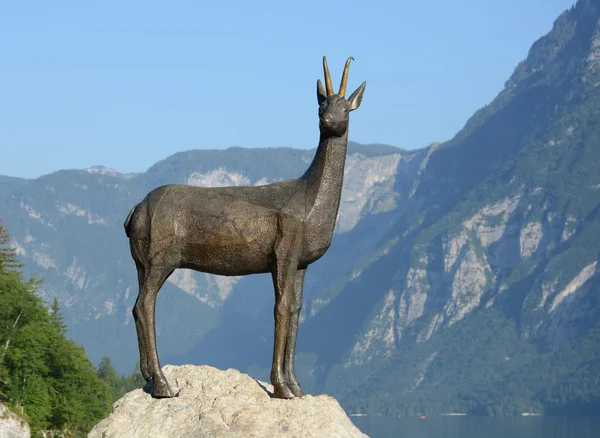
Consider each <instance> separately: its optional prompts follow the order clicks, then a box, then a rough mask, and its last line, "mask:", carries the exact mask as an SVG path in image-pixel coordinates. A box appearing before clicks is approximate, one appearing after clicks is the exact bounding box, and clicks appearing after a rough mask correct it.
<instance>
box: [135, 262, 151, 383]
mask: <svg viewBox="0 0 600 438" xmlns="http://www.w3.org/2000/svg"><path fill="white" fill-rule="evenodd" d="M135 266H136V268H137V273H138V287H139V289H138V297H137V300H136V301H135V305H134V307H133V312H132V313H133V319H134V321H135V329H136V331H137V338H138V347H139V349H140V371H141V373H142V376H143V377H144V379H145V380H146V382H147V381H148V380H150V366H149V364H148V355H147V352H148V346H147V345H146V335H145V334H144V328H143V327H144V326H143V324H142V322H141V321H140V319H139V317H138V316H137V312H136V310H135V309H136V307H137V304H138V301H139V300H140V293H141V291H142V289H143V287H144V265H142V264H141V263H138V262H136V264H135Z"/></svg>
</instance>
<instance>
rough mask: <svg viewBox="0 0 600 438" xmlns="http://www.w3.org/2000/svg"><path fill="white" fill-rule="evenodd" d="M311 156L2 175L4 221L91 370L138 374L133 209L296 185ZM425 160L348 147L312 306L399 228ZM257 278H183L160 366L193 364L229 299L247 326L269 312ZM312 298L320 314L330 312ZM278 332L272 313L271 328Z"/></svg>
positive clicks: (263, 281) (253, 152)
mask: <svg viewBox="0 0 600 438" xmlns="http://www.w3.org/2000/svg"><path fill="white" fill-rule="evenodd" d="M314 153H315V150H314V149H313V150H296V149H291V148H273V149H244V148H230V149H227V150H194V151H187V152H182V153H178V154H175V155H173V156H171V157H168V158H167V159H165V160H163V161H161V162H159V163H156V164H155V165H154V166H152V167H151V168H150V169H148V171H147V172H144V173H141V174H127V175H124V174H121V173H119V172H117V171H115V170H112V169H107V168H105V167H102V166H94V167H91V168H89V169H86V170H64V171H59V172H55V173H53V174H50V175H45V176H43V177H40V178H37V179H34V180H24V179H17V178H8V177H1V179H0V206H1V207H0V217H2V218H3V219H4V221H5V224H6V227H7V229H8V230H9V232H10V234H11V236H12V238H13V242H12V243H13V245H14V246H15V247H16V248H17V251H18V254H19V256H20V258H21V260H22V261H23V263H24V264H25V267H26V273H27V274H28V275H30V274H35V275H36V276H37V277H40V278H43V279H44V283H43V284H42V286H41V291H40V293H41V294H42V296H43V297H44V298H45V299H46V300H48V302H51V300H52V299H53V298H54V297H57V298H58V300H59V302H60V304H61V308H62V309H63V313H64V316H65V322H67V324H68V328H69V335H70V336H71V337H72V338H73V339H75V340H76V341H77V342H79V343H80V344H82V345H83V346H84V347H85V349H86V352H87V353H88V355H89V357H90V358H91V359H92V361H93V362H95V363H98V362H99V361H100V359H101V358H102V357H103V356H104V355H108V356H109V357H111V358H112V359H113V362H114V364H115V366H116V367H117V369H118V370H119V371H121V372H130V371H131V369H132V367H133V365H134V363H135V361H136V360H137V359H138V351H137V338H136V334H135V328H134V324H133V319H132V314H131V309H132V308H133V305H134V303H135V299H136V296H137V274H136V270H135V265H134V263H133V260H132V258H131V255H130V254H129V244H128V240H127V238H126V236H125V232H124V230H123V222H124V220H125V217H126V216H127V214H128V213H129V210H130V209H131V207H133V206H134V205H135V204H136V203H137V202H139V201H140V200H141V199H142V198H143V197H144V196H145V194H146V193H147V192H148V191H150V190H152V189H153V188H155V187H157V186H160V185H163V184H170V183H181V184H190V185H198V186H223V185H248V184H265V183H268V182H273V181H278V180H283V179H288V178H293V177H297V176H299V175H301V174H302V173H303V172H304V170H305V169H306V168H307V167H308V165H309V163H310V161H311V160H312V157H313V156H314ZM427 157H428V151H427V150H426V149H423V150H419V151H411V152H406V151H403V150H401V149H398V148H394V147H391V146H385V145H359V144H355V143H351V144H350V145H349V155H348V161H347V168H346V184H345V186H344V192H343V199H342V205H341V207H340V216H339V220H338V224H337V231H336V233H337V235H339V236H340V237H341V239H339V241H337V239H336V241H335V242H334V244H333V245H332V248H331V251H330V253H331V255H329V256H328V257H327V258H326V260H323V261H322V263H320V264H319V266H317V267H316V268H315V269H311V271H310V273H309V274H308V276H307V280H306V283H307V288H306V289H307V290H306V302H307V306H310V305H311V302H312V301H311V300H312V297H313V296H316V295H317V294H318V293H319V291H320V290H321V288H322V287H323V286H324V285H325V286H326V285H328V284H330V283H332V282H334V281H335V280H337V278H338V277H339V276H340V275H341V273H343V272H345V271H346V270H348V269H349V267H351V266H353V265H354V264H355V262H356V261H357V260H358V259H359V258H360V256H361V255H363V254H365V253H367V252H369V251H371V250H372V249H373V247H374V246H375V244H376V240H377V238H378V236H381V235H382V234H383V233H385V231H386V230H387V229H389V227H390V226H391V224H392V223H393V214H392V215H391V216H390V214H389V213H390V212H392V211H393V210H395V208H396V205H397V203H398V202H399V199H401V198H402V197H407V196H409V193H408V192H409V191H410V190H411V189H412V187H411V186H409V185H406V184H408V183H410V182H411V181H412V180H413V179H414V178H416V175H418V174H419V172H420V171H421V169H420V167H419V166H420V164H421V163H422V162H423V161H424V160H426V159H427ZM399 170H400V175H403V176H402V177H403V178H406V179H407V182H406V184H405V185H406V187H404V188H403V191H402V192H400V193H398V192H397V191H395V190H394V187H393V186H394V184H395V181H396V179H398V177H397V174H398V172H399ZM369 217H374V218H375V219H374V221H373V222H372V223H371V224H370V225H367V227H370V228H372V230H371V231H370V232H367V233H363V231H362V229H363V225H362V223H363V222H365V218H369ZM367 222H369V221H367ZM334 254H338V255H337V256H335V255H334ZM259 277H261V278H252V277H245V278H236V277H216V276H210V275H207V274H201V273H195V272H192V271H187V270H178V271H176V272H175V273H174V274H173V275H172V276H171V277H170V278H169V281H168V282H167V283H166V284H165V286H164V287H163V289H162V291H161V294H159V297H158V304H157V332H158V346H159V351H160V353H161V358H163V362H165V363H168V362H170V361H172V360H173V359H174V358H176V357H181V356H182V355H187V356H189V355H190V354H191V353H190V352H191V351H192V350H193V347H194V346H195V345H197V343H198V342H200V341H202V339H203V338H204V337H206V336H207V335H208V334H209V333H210V332H211V330H212V329H213V328H215V327H217V326H222V325H223V324H225V323H224V322H223V321H224V319H226V318H227V315H228V313H227V311H226V310H227V308H228V306H230V305H232V304H233V302H235V300H230V299H229V297H231V296H232V295H235V296H238V295H239V296H241V297H243V299H244V300H247V302H248V303H247V305H246V304H245V305H244V306H245V315H246V316H247V317H249V316H252V315H254V313H255V312H256V311H257V310H260V309H262V308H264V307H270V308H271V309H272V305H273V300H274V298H273V287H272V284H271V281H270V277H269V276H259ZM238 291H239V292H238ZM242 292H243V293H242ZM315 300H316V301H315V309H316V307H318V306H320V305H322V304H320V301H319V300H318V299H317V298H315ZM271 313H272V312H271ZM272 324H273V321H272V315H271V316H269V321H267V325H269V326H272ZM271 332H272V327H270V328H269V330H268V332H265V333H261V335H260V336H263V337H265V336H267V337H268V336H269V335H270V334H271ZM271 336H272V335H271ZM195 359H197V358H195ZM206 363H209V364H211V361H210V360H209V361H207V362H206Z"/></svg>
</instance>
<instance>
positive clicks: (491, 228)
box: [302, 0, 600, 414]
mask: <svg viewBox="0 0 600 438" xmlns="http://www.w3.org/2000/svg"><path fill="white" fill-rule="evenodd" d="M599 18H600V2H598V1H591V0H580V1H579V2H578V3H577V4H576V5H575V6H574V7H573V8H571V9H569V10H568V11H566V12H564V13H563V14H562V15H561V16H560V17H559V18H558V19H557V20H556V22H555V24H554V26H553V29H552V31H551V32H550V33H549V34H547V35H546V36H544V37H543V38H541V39H539V40H538V41H537V42H535V44H534V45H533V46H532V48H531V50H530V52H529V54H528V57H527V59H526V60H525V61H523V62H522V63H520V64H519V65H518V66H517V68H516V70H515V71H514V73H513V75H512V76H511V78H510V79H509V80H508V81H507V82H506V85H505V88H504V90H503V91H502V92H501V93H500V94H499V95H498V97H497V98H496V99H495V100H494V101H493V102H491V103H490V104H489V105H488V106H486V107H485V108H483V109H481V110H480V111H478V112H477V113H476V114H475V115H474V116H473V117H472V118H471V119H470V120H469V121H468V122H467V123H466V125H465V127H464V128H463V129H462V130H461V131H460V132H459V133H458V134H457V135H456V136H455V137H454V138H453V139H452V140H450V141H448V142H446V143H444V144H442V145H441V146H439V147H438V148H437V149H436V150H435V152H433V153H432V154H431V156H430V158H429V160H428V162H427V166H426V168H425V170H424V171H423V173H422V175H421V177H420V180H419V185H418V188H417V190H416V192H415V194H414V196H413V197H411V198H410V199H409V200H408V201H407V203H406V205H405V207H404V208H405V211H406V213H405V214H403V215H401V217H399V218H398V220H396V221H395V223H394V225H393V226H392V227H391V228H390V230H389V231H387V232H386V235H385V236H384V237H383V238H382V239H381V242H380V244H379V248H380V253H379V254H380V255H375V254H374V256H373V260H372V261H371V262H370V263H369V265H368V266H367V267H366V268H362V269H360V270H359V272H360V274H359V275H355V276H353V277H350V278H347V280H346V282H345V283H344V284H343V285H340V286H339V288H340V289H341V292H339V293H338V295H337V296H336V297H335V298H334V299H333V300H332V301H331V302H330V303H329V304H328V305H327V307H326V308H324V309H323V310H322V311H321V312H320V313H319V314H317V315H316V316H315V317H314V318H313V319H311V320H309V321H307V323H306V324H305V327H303V332H304V333H305V336H306V338H305V339H308V340H310V344H309V342H308V341H307V342H306V343H303V344H302V348H304V351H305V352H307V353H310V354H313V356H314V357H315V358H316V359H315V365H314V370H316V373H317V377H316V378H315V379H316V380H317V382H318V385H317V387H319V388H323V389H324V390H325V391H328V392H329V393H331V394H332V395H334V396H336V397H337V398H338V399H340V400H343V401H344V402H345V405H346V406H347V407H349V408H350V409H354V410H358V411H363V412H370V413H381V412H382V411H383V412H387V413H390V414H410V413H419V412H432V413H436V412H437V413H440V412H448V411H451V412H452V411H455V410H459V411H461V412H471V413H487V414H498V413H510V414H514V413H519V412H523V411H530V412H542V411H543V412H546V413H568V414H583V413H590V412H593V411H594V410H595V412H596V413H598V412H600V410H599V408H600V367H599V365H598V364H599V363H600V362H599V361H598V359H600V337H599V336H600V326H599V322H600V304H599V300H598V291H599V286H600V274H599V272H598V271H599V269H598V268H599V266H598V256H599V253H600V221H599V219H600V125H599V124H598V120H600V87H599V85H600V26H599ZM384 248H385V249H384ZM315 339H319V340H320V343H319V344H318V345H317V343H316V342H315V341H314V340H315Z"/></svg>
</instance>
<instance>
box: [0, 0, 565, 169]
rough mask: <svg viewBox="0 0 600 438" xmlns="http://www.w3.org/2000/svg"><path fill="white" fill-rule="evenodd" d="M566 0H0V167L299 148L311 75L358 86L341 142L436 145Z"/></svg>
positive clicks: (307, 141)
mask: <svg viewBox="0 0 600 438" xmlns="http://www.w3.org/2000/svg"><path fill="white" fill-rule="evenodd" d="M573 3H574V1H573V0H502V1H494V2H489V1H482V0H462V1H461V0H456V1H452V2H450V1H447V0H413V1H410V2H407V1H398V0H395V1H393V0H389V1H377V0H370V1H365V0H362V1H351V0H346V1H337V0H328V1H318V2H317V1H314V0H304V1H302V2H283V1H266V0H254V1H252V2H250V1H226V0H220V1H173V2H156V1H144V2H141V1H127V2H123V1H122V2H117V1H103V2H82V1H77V2H75V1H58V0H57V1H54V2H42V1H37V2H31V1H20V2H4V3H3V4H2V6H0V53H1V56H0V148H1V150H2V153H1V156H0V157H1V158H0V175H11V176H20V177H27V178H31V177H38V176H40V175H42V174H47V173H50V172H53V171H56V170H59V169H73V168H85V167H89V166H92V165H105V166H107V167H111V168H114V169H117V170H120V171H122V172H140V171H145V170H146V169H147V168H148V167H150V166H151V165H152V164H154V163H155V162H156V161H158V160H160V159H163V158H165V157H167V156H169V155H171V154H173V153H175V152H179V151H182V150H188V149H197V148H199V149H205V148H226V147H229V146H246V147H264V146H269V147H271V146H292V147H301V148H311V147H314V146H316V144H317V141H318V120H317V100H316V81H317V79H319V78H322V77H323V74H322V64H321V58H322V56H323V55H327V59H328V61H329V67H330V70H331V73H332V78H333V82H334V86H335V87H336V88H337V86H338V85H339V80H340V74H341V70H342V67H343V64H344V62H345V60H346V58H347V57H348V56H354V58H355V61H354V63H353V64H352V66H351V68H350V76H349V83H348V94H350V93H351V92H352V91H354V89H355V88H356V87H357V86H358V85H360V83H361V82H362V81H364V80H366V81H367V88H366V92H365V97H364V100H363V103H362V106H361V107H360V108H359V109H358V110H357V111H355V112H353V113H352V116H351V124H350V139H351V140H354V141H358V142H361V143H387V144H391V145H395V146H400V147H404V148H409V149H412V148H417V147H423V146H426V145H428V144H429V143H431V142H433V141H444V140H448V139H450V138H451V137H452V136H453V135H454V134H455V133H456V132H457V131H458V130H459V129H460V128H461V127H462V126H463V125H464V123H465V121H466V120H467V118H468V117H469V116H471V115H472V114H473V112H474V111H475V110H477V109H478V108H480V107H482V106H483V105H485V104H487V103H488V102H490V101H491V100H492V99H493V98H494V97H495V95H496V94H497V93H498V92H500V90H501V89H502V87H503V85H504V82H505V81H506V80H507V79H508V77H509V76H510V74H511V73H512V71H513V70H514V68H515V67H516V65H517V64H518V62H520V61H521V60H522V59H524V58H525V57H526V55H527V52H528V50H529V47H530V46H531V44H532V43H533V42H534V41H535V40H537V39H538V38H539V37H541V36H542V35H544V34H545V33H547V32H548V31H550V29H551V28H552V23H553V22H554V20H555V19H556V17H557V16H558V15H559V14H560V13H561V12H563V11H564V10H566V9H567V8H569V7H570V6H572V5H573Z"/></svg>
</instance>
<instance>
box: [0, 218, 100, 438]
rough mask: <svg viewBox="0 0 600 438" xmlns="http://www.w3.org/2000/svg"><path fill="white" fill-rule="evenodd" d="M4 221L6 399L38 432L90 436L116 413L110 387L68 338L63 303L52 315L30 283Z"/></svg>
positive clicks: (0, 302) (1, 359)
mask: <svg viewBox="0 0 600 438" xmlns="http://www.w3.org/2000/svg"><path fill="white" fill-rule="evenodd" d="M9 242H10V238H9V236H8V233H7V231H6V229H5V228H4V226H3V224H2V223H1V221H0V398H2V399H3V401H4V402H5V403H6V404H7V405H8V406H9V407H12V408H13V409H15V410H17V411H18V412H19V413H21V414H22V415H23V416H24V417H25V418H26V419H27V420H28V421H29V424H30V426H31V428H32V431H33V432H34V433H35V432H39V431H41V430H44V429H54V430H68V431H69V432H70V433H71V434H72V435H74V436H85V434H86V432H87V431H88V430H89V429H91V428H92V427H93V426H94V425H95V424H96V423H97V422H98V421H99V420H100V419H102V418H103V417H104V416H106V415H107V414H108V413H109V412H110V408H111V397H110V394H109V390H108V386H107V385H106V384H105V383H104V382H103V381H102V380H101V379H99V378H98V376H97V375H96V370H95V368H94V366H93V364H92V363H91V362H90V361H89V359H88V358H87V356H86V355H85V352H84V350H83V348H81V347H80V346H78V345H77V344H75V343H74V342H73V341H71V340H68V339H66V337H65V333H66V325H65V324H64V321H63V317H62V315H61V313H60V306H59V303H58V300H57V299H56V298H55V299H54V300H53V303H52V306H51V308H50V311H49V309H48V307H47V304H46V303H45V302H44V301H43V300H42V299H41V298H40V297H39V296H38V295H37V294H36V291H37V285H38V284H39V281H37V280H35V279H31V280H29V281H24V279H23V273H22V265H21V264H20V263H19V261H18V259H17V253H16V251H15V250H14V249H12V248H10V247H9V246H8V244H9Z"/></svg>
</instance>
